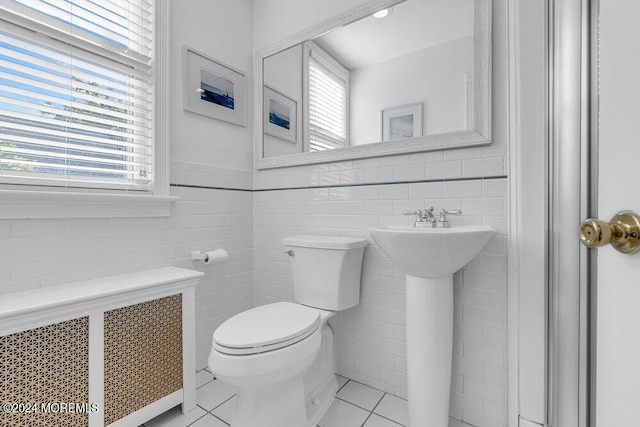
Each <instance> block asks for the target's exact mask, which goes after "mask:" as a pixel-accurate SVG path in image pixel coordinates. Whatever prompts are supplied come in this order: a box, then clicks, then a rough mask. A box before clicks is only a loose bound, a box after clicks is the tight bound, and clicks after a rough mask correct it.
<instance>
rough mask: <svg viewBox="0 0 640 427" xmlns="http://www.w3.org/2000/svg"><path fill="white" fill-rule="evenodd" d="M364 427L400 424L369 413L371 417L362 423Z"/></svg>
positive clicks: (393, 426) (397, 425)
mask: <svg viewBox="0 0 640 427" xmlns="http://www.w3.org/2000/svg"><path fill="white" fill-rule="evenodd" d="M364 427H400V424H398V423H394V422H393V421H391V420H388V419H386V418H382V417H380V416H378V415H376V414H371V417H369V419H368V420H367V422H366V423H364Z"/></svg>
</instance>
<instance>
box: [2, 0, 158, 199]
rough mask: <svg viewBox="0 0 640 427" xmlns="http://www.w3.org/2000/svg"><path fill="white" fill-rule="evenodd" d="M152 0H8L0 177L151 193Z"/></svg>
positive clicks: (4, 18) (4, 29) (4, 10)
mask: <svg viewBox="0 0 640 427" xmlns="http://www.w3.org/2000/svg"><path fill="white" fill-rule="evenodd" d="M152 1H153V0H100V1H98V0H46V1H45V0H0V23H1V25H0V183H1V184H18V185H37V186H44V187H65V188H73V189H80V188H84V189H86V188H90V189H107V190H123V191H128V192H129V191H133V192H142V193H148V194H152V193H154V187H153V184H154V180H155V178H156V176H155V175H156V169H157V168H156V167H155V165H154V163H155V162H154V154H155V151H154V149H155V147H154V141H155V132H154V125H153V124H154V111H155V110H154V108H155V104H154V100H155V97H154V85H153V82H154V74H153V71H154V70H153V69H152V66H151V64H152V63H153V62H155V61H154V54H155V49H154V48H155V45H154V18H155V15H154V5H153V4H152Z"/></svg>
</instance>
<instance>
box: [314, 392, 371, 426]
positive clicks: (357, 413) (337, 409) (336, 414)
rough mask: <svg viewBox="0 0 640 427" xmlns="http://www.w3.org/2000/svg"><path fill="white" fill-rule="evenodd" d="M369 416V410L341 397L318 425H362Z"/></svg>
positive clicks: (334, 402)
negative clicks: (344, 400)
mask: <svg viewBox="0 0 640 427" xmlns="http://www.w3.org/2000/svg"><path fill="white" fill-rule="evenodd" d="M368 416H369V412H367V411H365V410H364V409H361V408H358V407H357V406H353V405H351V404H350V403H347V402H343V401H342V400H339V399H333V403H332V404H331V406H330V407H329V409H328V410H327V413H326V414H324V417H322V419H321V420H320V422H319V423H318V425H319V426H320V427H360V426H362V423H363V422H364V420H366V419H367V417H368Z"/></svg>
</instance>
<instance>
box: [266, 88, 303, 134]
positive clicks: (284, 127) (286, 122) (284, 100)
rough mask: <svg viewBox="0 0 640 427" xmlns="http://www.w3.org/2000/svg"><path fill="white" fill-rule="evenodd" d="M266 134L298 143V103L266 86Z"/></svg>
mask: <svg viewBox="0 0 640 427" xmlns="http://www.w3.org/2000/svg"><path fill="white" fill-rule="evenodd" d="M263 96H264V98H263V99H264V108H263V111H264V124H263V126H264V133H266V134H269V135H271V136H275V137H277V138H280V139H284V140H285V141H289V142H293V143H294V144H297V143H298V102H297V101H296V100H294V99H292V98H290V97H288V96H287V95H285V94H283V93H281V92H279V91H277V90H276V89H274V88H272V87H270V86H267V85H264V95H263Z"/></svg>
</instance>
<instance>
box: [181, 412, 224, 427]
mask: <svg viewBox="0 0 640 427" xmlns="http://www.w3.org/2000/svg"><path fill="white" fill-rule="evenodd" d="M189 427H228V426H227V425H226V424H225V423H223V422H222V421H220V420H219V419H217V418H216V417H214V416H213V415H211V414H207V415H205V416H204V417H202V418H200V419H199V420H198V421H196V422H195V423H193V424H191V425H190V426H189Z"/></svg>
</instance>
